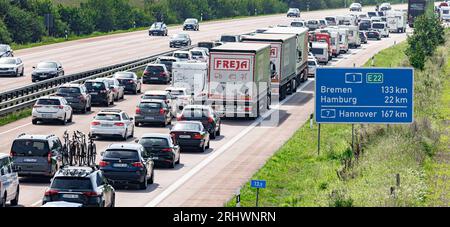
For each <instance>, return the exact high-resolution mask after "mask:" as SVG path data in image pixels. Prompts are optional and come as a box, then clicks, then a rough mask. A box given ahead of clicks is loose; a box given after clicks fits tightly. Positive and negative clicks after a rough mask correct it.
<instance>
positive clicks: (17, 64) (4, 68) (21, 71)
mask: <svg viewBox="0 0 450 227" xmlns="http://www.w3.org/2000/svg"><path fill="white" fill-rule="evenodd" d="M24 75H25V67H24V65H23V61H22V59H20V58H15V57H6V58H0V76H16V77H18V76H24Z"/></svg>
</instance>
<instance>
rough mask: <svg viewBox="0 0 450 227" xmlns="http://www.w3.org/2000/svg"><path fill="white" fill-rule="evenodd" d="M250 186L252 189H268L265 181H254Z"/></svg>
mask: <svg viewBox="0 0 450 227" xmlns="http://www.w3.org/2000/svg"><path fill="white" fill-rule="evenodd" d="M250 186H251V187H252V188H266V181H265V180H252V181H251V182H250Z"/></svg>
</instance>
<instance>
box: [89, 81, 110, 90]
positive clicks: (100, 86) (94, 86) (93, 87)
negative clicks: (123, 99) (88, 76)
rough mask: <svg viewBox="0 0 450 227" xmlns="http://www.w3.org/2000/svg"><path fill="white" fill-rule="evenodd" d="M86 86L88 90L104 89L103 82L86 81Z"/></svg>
mask: <svg viewBox="0 0 450 227" xmlns="http://www.w3.org/2000/svg"><path fill="white" fill-rule="evenodd" d="M86 88H87V89H88V90H104V89H106V87H105V84H104V83H103V82H86Z"/></svg>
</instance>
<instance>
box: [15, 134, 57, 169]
mask: <svg viewBox="0 0 450 227" xmlns="http://www.w3.org/2000/svg"><path fill="white" fill-rule="evenodd" d="M10 154H11V155H10V156H11V158H12V160H13V163H14V164H13V165H14V167H15V168H17V169H18V170H19V171H18V173H19V176H35V175H39V176H49V177H51V176H53V175H54V174H55V173H56V171H57V170H58V169H59V166H60V164H61V163H60V161H59V160H60V159H61V154H62V144H61V141H60V140H59V138H58V137H57V136H55V135H48V136H46V135H27V134H25V133H24V134H21V135H19V136H18V137H17V138H16V139H15V140H14V142H13V144H12V147H11V153H10Z"/></svg>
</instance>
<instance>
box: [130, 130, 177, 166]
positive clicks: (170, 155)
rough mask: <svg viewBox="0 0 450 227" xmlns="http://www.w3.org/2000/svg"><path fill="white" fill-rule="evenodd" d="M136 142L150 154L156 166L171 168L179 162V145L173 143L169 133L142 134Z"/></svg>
mask: <svg viewBox="0 0 450 227" xmlns="http://www.w3.org/2000/svg"><path fill="white" fill-rule="evenodd" d="M136 143H139V144H141V145H142V146H144V149H145V151H146V152H147V153H150V154H152V159H153V161H154V162H155V164H156V165H158V166H168V167H170V168H172V169H173V168H175V166H176V165H177V164H180V156H181V155H180V147H179V146H177V145H175V144H174V143H173V140H172V137H170V135H169V134H158V133H149V134H144V135H143V136H142V138H141V139H140V140H136Z"/></svg>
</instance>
